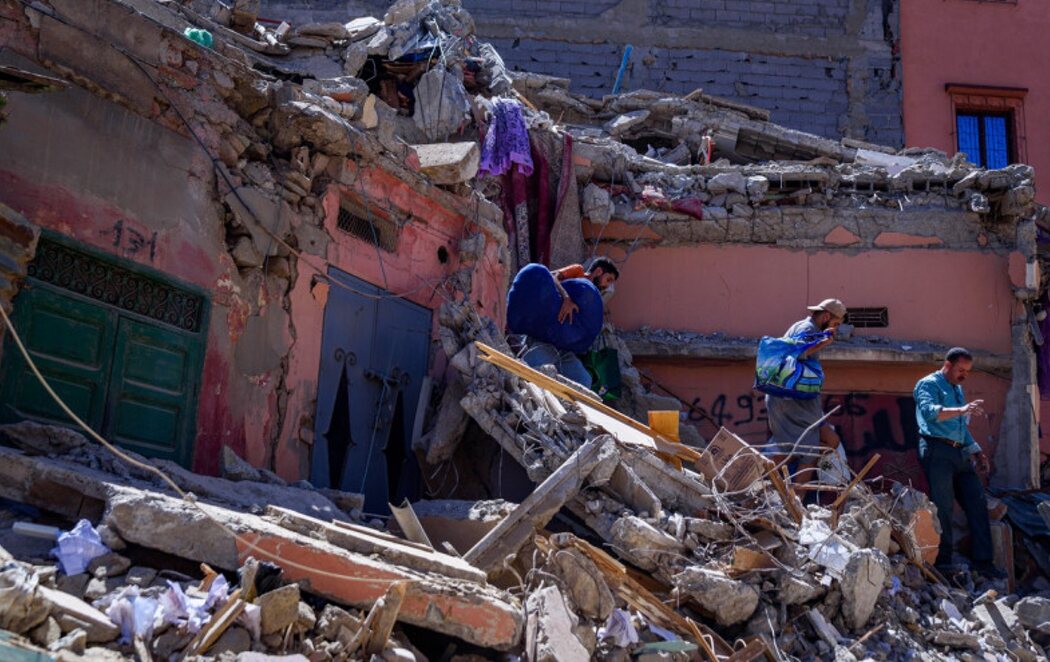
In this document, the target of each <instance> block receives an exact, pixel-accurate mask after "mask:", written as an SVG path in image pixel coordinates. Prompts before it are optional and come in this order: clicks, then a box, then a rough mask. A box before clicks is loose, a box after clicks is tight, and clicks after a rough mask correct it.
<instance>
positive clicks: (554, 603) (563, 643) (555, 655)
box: [525, 586, 591, 662]
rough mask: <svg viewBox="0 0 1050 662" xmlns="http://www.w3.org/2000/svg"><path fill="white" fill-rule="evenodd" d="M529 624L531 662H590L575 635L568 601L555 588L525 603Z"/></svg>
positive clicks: (527, 636) (527, 652) (527, 643)
mask: <svg viewBox="0 0 1050 662" xmlns="http://www.w3.org/2000/svg"><path fill="white" fill-rule="evenodd" d="M525 612H526V613H527V614H528V624H527V626H526V632H525V659H526V660H528V661H529V662H587V660H589V659H591V655H590V653H589V652H588V651H587V649H586V648H585V647H584V646H583V644H582V643H580V640H579V639H577V638H576V635H575V634H573V628H574V627H575V626H576V623H575V619H574V617H573V614H572V612H570V611H569V609H568V608H567V607H566V605H565V597H564V596H563V595H562V594H561V591H559V590H558V588H557V587H556V586H548V587H546V588H542V589H540V590H538V591H534V592H533V593H532V594H531V595H530V596H529V599H528V600H527V601H526V602H525Z"/></svg>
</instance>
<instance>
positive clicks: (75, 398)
mask: <svg viewBox="0 0 1050 662" xmlns="http://www.w3.org/2000/svg"><path fill="white" fill-rule="evenodd" d="M116 320H117V313H116V311H113V310H107V309H106V308H104V307H103V306H100V305H97V304H95V303H93V302H90V301H80V300H77V299H75V298H73V297H70V296H65V295H64V294H62V293H61V291H59V290H56V289H53V288H51V287H49V286H47V285H44V284H42V283H33V282H28V283H26V284H25V285H24V286H23V288H22V291H21V292H20V293H19V295H18V297H17V298H16V299H15V309H14V315H13V316H12V320H11V321H12V322H13V323H14V325H15V328H16V329H18V333H19V335H20V336H21V337H22V340H23V342H24V343H25V344H26V349H27V350H29V353H30V356H32V357H33V362H34V363H36V365H37V367H38V368H40V372H41V373H43V375H44V377H46V378H47V381H48V383H49V384H51V388H53V389H54V390H55V392H56V393H58V395H59V396H60V397H61V398H62V400H64V401H65V403H66V404H67V405H69V408H70V409H72V410H73V411H74V413H76V414H77V416H80V417H81V418H82V419H84V422H85V423H87V424H88V425H90V426H92V427H93V428H95V429H96V430H98V429H100V428H101V426H102V421H103V417H104V416H105V409H106V391H107V388H108V385H109V375H110V368H111V362H112V352H113V341H114V338H115V336H116ZM0 402H2V403H3V405H2V406H0V421H3V422H5V423H10V422H13V421H19V420H24V419H32V420H36V421H41V422H47V423H56V424H60V425H68V424H69V422H70V421H69V417H68V416H66V414H65V413H63V412H62V410H61V409H59V407H58V405H57V404H55V401H54V400H53V399H52V398H51V396H49V395H48V394H47V392H46V391H45V390H44V388H43V386H41V384H40V381H39V380H38V379H37V378H36V376H34V375H33V373H32V372H31V371H30V369H29V366H28V364H27V363H26V362H25V361H24V360H23V358H22V355H21V353H19V351H18V348H17V347H16V346H15V343H14V342H13V341H12V339H11V338H10V337H9V334H8V337H7V338H6V340H5V343H4V358H3V368H2V379H0Z"/></svg>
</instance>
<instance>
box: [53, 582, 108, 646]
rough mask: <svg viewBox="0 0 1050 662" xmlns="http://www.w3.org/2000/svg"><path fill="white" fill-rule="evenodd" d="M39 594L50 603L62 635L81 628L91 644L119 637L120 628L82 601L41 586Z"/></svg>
mask: <svg viewBox="0 0 1050 662" xmlns="http://www.w3.org/2000/svg"><path fill="white" fill-rule="evenodd" d="M40 592H41V596H42V597H43V598H44V599H45V600H46V601H47V602H48V603H50V613H51V616H52V617H53V618H54V619H55V621H57V622H58V625H59V627H60V628H61V629H62V632H63V633H68V632H71V631H73V630H75V629H77V628H81V629H83V630H84V631H85V632H86V633H87V639H88V641H89V642H92V643H105V642H108V641H113V640H114V639H116V638H117V637H118V636H120V628H119V627H117V626H116V625H114V623H113V621H111V620H110V619H109V617H108V616H106V615H105V614H103V613H102V612H101V611H99V610H98V609H95V608H94V607H92V606H91V605H89V604H88V603H86V602H84V601H83V600H80V599H79V598H75V597H73V596H72V595H69V594H68V593H63V592H62V591H57V590H55V589H51V588H47V587H46V586H41V587H40Z"/></svg>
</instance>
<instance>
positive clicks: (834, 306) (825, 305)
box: [807, 299, 846, 318]
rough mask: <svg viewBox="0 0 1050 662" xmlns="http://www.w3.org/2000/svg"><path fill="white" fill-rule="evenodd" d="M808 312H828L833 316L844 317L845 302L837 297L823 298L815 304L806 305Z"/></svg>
mask: <svg viewBox="0 0 1050 662" xmlns="http://www.w3.org/2000/svg"><path fill="white" fill-rule="evenodd" d="M807 308H808V310H809V311H810V312H814V313H820V312H828V313H831V314H832V315H834V316H835V317H841V318H845V317H846V304H844V303H842V302H841V301H839V300H838V299H824V300H823V301H821V302H820V303H818V304H817V305H815V306H807Z"/></svg>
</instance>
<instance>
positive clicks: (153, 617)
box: [106, 586, 160, 643]
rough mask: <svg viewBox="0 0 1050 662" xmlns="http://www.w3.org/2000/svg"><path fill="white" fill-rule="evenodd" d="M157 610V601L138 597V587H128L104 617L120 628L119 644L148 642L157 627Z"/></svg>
mask: <svg viewBox="0 0 1050 662" xmlns="http://www.w3.org/2000/svg"><path fill="white" fill-rule="evenodd" d="M159 608H160V601H159V600H157V599H156V598H148V597H145V596H143V595H140V594H139V587H138V586H128V587H126V588H125V589H124V590H123V591H121V592H120V593H119V594H118V595H117V597H116V599H114V600H113V603H112V604H110V606H109V609H107V610H106V616H109V620H111V621H113V622H114V623H115V624H116V625H117V626H118V627H120V640H121V642H123V643H129V642H131V641H134V640H135V639H141V640H142V641H149V640H150V639H152V638H153V629H154V627H155V626H156V625H157V611H158V609H159Z"/></svg>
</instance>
